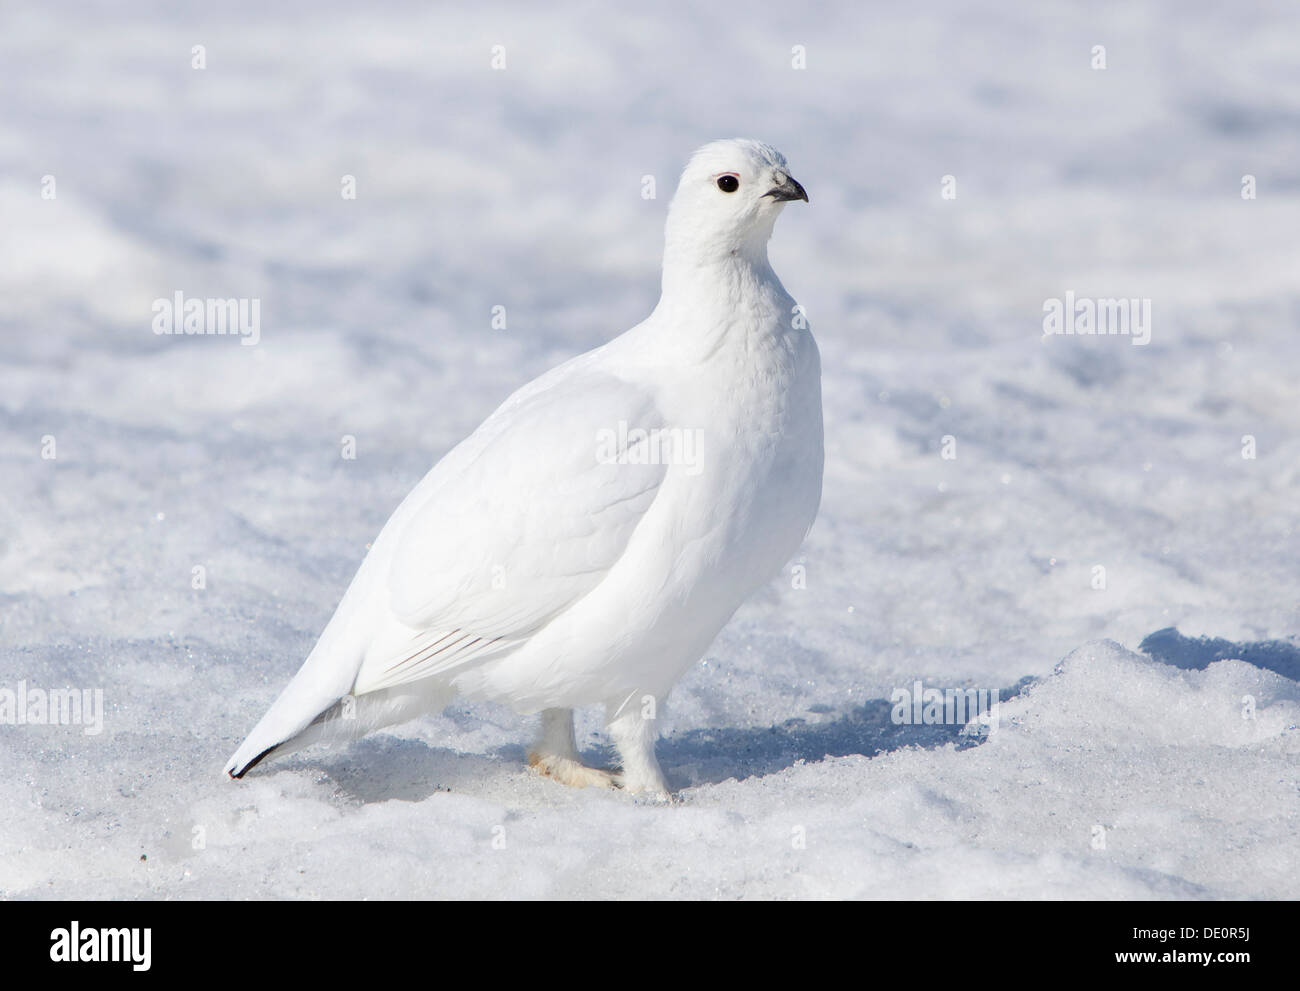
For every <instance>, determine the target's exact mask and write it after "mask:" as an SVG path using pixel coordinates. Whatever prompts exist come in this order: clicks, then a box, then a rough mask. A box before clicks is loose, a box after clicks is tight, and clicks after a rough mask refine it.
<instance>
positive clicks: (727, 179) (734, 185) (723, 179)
mask: <svg viewBox="0 0 1300 991" xmlns="http://www.w3.org/2000/svg"><path fill="white" fill-rule="evenodd" d="M718 188H719V189H721V190H722V191H723V192H724V193H734V192H735V191H736V190H737V189H739V188H740V180H739V179H737V178H736V177H735V176H734V175H720V176H718Z"/></svg>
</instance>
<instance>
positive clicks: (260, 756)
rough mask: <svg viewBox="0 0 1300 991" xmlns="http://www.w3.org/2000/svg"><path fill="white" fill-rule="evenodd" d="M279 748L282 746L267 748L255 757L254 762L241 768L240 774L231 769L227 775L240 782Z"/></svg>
mask: <svg viewBox="0 0 1300 991" xmlns="http://www.w3.org/2000/svg"><path fill="white" fill-rule="evenodd" d="M278 746H280V745H279V744H278V743H277V744H276V745H275V746H274V747H267V748H266V749H265V750H263V751H262V752H261V753H260V754H258V755H257V756H256V757H254V758H253V759H252V760H250V761H249V762H248V763H247V764H245V765H244V766H243V767H241V768H240V769H239V773H238V774H236V773H235V770H234V768H230V769H228V770H227V771H226V773H227V774H229V775H230V778H231V780H232V781H238V780H239V779H240V778H242V777H243V776H244V775H245V774H247V773H248V772H249V771H251V770H252V769H253V768H255V767H257V765H258V764H260V763H262V760H263V759H264V758H266V757H269V756H270V755H271V753H272V751H274V750H275V749H276V747H278Z"/></svg>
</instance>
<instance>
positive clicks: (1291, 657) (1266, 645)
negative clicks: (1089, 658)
mask: <svg viewBox="0 0 1300 991" xmlns="http://www.w3.org/2000/svg"><path fill="white" fill-rule="evenodd" d="M1138 650H1140V651H1142V653H1144V654H1147V655H1148V656H1150V657H1152V658H1154V659H1155V660H1157V661H1160V662H1161V663H1164V664H1171V665H1173V666H1174V667H1176V668H1182V669H1183V670H1184V671H1203V670H1204V669H1205V668H1207V667H1209V666H1210V665H1211V664H1213V663H1214V662H1215V661H1226V660H1238V661H1245V662H1246V663H1247V664H1253V665H1255V667H1257V668H1263V669H1264V670H1266V671H1274V672H1276V673H1277V674H1280V675H1282V677H1284V678H1290V679H1291V680H1292V681H1300V646H1298V645H1297V644H1295V643H1293V642H1291V641H1290V640H1256V641H1254V642H1252V643H1234V642H1233V641H1231V640H1220V639H1211V638H1210V637H1185V636H1183V635H1182V634H1181V633H1179V632H1178V630H1176V629H1175V628H1174V627H1172V626H1169V627H1166V628H1165V629H1163V630H1156V632H1155V633H1152V634H1150V635H1149V636H1148V637H1147V638H1146V639H1145V640H1143V641H1142V642H1141V643H1140V644H1138Z"/></svg>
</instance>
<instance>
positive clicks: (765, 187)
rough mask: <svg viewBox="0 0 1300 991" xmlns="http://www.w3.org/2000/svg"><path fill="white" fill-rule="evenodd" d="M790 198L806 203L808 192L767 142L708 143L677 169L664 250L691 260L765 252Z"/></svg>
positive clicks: (747, 140)
mask: <svg viewBox="0 0 1300 991" xmlns="http://www.w3.org/2000/svg"><path fill="white" fill-rule="evenodd" d="M791 200H803V201H804V202H807V201H808V194H807V193H806V192H804V188H803V186H801V185H799V183H798V182H797V181H796V180H795V178H794V177H793V176H792V175H790V167H789V165H788V164H786V160H785V156H784V155H782V154H781V153H780V152H779V151H777V150H776V149H775V148H773V147H772V146H771V145H767V144H763V143H762V142H761V141H753V140H750V139H748V138H732V139H729V140H725V141H714V142H711V143H710V144H707V145H705V146H704V147H703V148H700V149H699V150H698V151H696V152H695V154H694V155H692V156H691V160H690V162H688V163H687V165H686V168H685V170H684V171H683V172H682V179H681V182H680V183H678V186H677V193H676V195H675V196H673V201H672V205H671V206H669V208H668V223H667V228H666V242H667V252H668V254H669V255H672V254H678V255H679V256H689V257H690V258H691V260H692V261H695V262H707V261H710V260H713V259H716V258H720V257H723V256H726V255H737V254H739V255H749V256H752V257H755V258H759V257H766V250H767V248H766V246H767V241H768V238H770V237H771V236H772V225H773V224H775V223H776V218H777V216H778V215H779V214H780V212H781V209H782V207H784V206H785V204H786V203H788V202H790V201H791Z"/></svg>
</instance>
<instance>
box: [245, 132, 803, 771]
mask: <svg viewBox="0 0 1300 991" xmlns="http://www.w3.org/2000/svg"><path fill="white" fill-rule="evenodd" d="M792 199H804V200H806V199H807V196H806V195H805V193H804V190H803V187H802V186H800V185H799V183H797V182H796V181H794V180H793V179H792V178H791V177H790V175H789V171H788V167H787V165H786V161H785V158H784V157H783V156H782V155H781V154H780V153H779V152H777V151H776V150H775V149H773V148H771V147H770V146H768V145H765V144H762V143H759V142H756V141H749V140H731V141H717V142H714V143H712V144H709V145H706V146H704V147H703V148H701V149H700V150H699V151H697V152H696V153H695V155H694V156H693V157H692V158H691V161H690V163H689V164H688V165H687V167H686V169H685V171H684V172H683V174H682V179H681V182H680V184H679V186H678V189H677V193H676V195H675V196H674V197H673V201H672V205H671V206H670V208H669V211H668V222H667V226H666V231H665V242H666V243H665V249H664V269H663V292H662V296H661V298H660V300H659V303H658V305H657V306H656V307H655V309H654V312H653V313H651V314H650V316H649V317H648V318H647V319H646V320H644V321H643V322H642V323H640V324H638V325H637V326H636V327H634V328H632V329H631V330H629V331H628V332H627V333H625V334H623V335H621V336H619V337H617V338H615V339H614V340H612V341H610V342H609V343H608V344H606V345H604V346H603V347H599V348H596V349H595V350H594V351H589V352H587V353H586V354H583V355H580V356H578V357H576V358H573V359H571V360H570V361H568V362H565V363H564V364H562V365H560V366H559V367H558V368H555V369H552V370H551V371H550V372H547V373H546V374H545V375H542V376H541V377H540V378H537V379H535V380H534V381H532V382H530V383H529V384H528V385H525V386H524V387H523V388H521V389H520V390H519V391H518V392H516V393H515V394H514V395H512V396H511V397H510V398H509V399H507V400H506V401H505V403H503V404H502V405H501V407H500V408H499V409H498V410H497V411H496V412H495V413H493V414H492V415H491V416H490V417H488V419H487V420H486V421H484V423H483V424H482V425H481V426H480V427H479V428H478V429H477V430H475V431H474V433H473V434H471V435H470V436H469V437H468V438H467V439H466V440H464V441H463V442H462V443H461V444H459V445H458V446H457V447H455V448H454V449H453V450H452V451H451V452H449V453H448V454H447V456H446V457H444V458H443V459H442V460H441V461H440V462H438V463H437V464H436V465H435V466H434V467H433V469H432V470H431V471H430V472H429V473H428V474H427V475H426V476H425V477H424V479H423V480H422V481H421V482H420V483H419V484H418V485H417V486H416V487H415V489H414V490H413V491H412V492H411V494H410V495H408V496H407V497H406V499H405V500H404V501H403V502H402V504H401V505H400V506H399V507H398V508H397V511H396V512H394V513H393V516H392V517H391V518H390V519H389V521H388V522H387V523H386V524H385V525H384V528H383V530H382V531H381V532H380V534H379V537H378V538H377V539H376V540H375V542H374V545H373V546H372V547H371V549H370V552H369V553H368V554H367V555H366V558H365V560H364V562H363V563H362V565H361V568H360V570H359V571H358V572H357V575H356V577H355V578H354V579H353V581H352V584H351V586H350V587H349V588H348V590H347V593H346V594H345V595H344V597H343V601H342V602H341V603H340V604H339V607H338V609H337V611H336V612H335V614H334V616H333V618H332V619H331V620H330V622H329V624H328V625H327V626H326V628H325V631H324V633H323V634H322V635H321V638H320V640H319V642H318V643H317V644H316V647H315V648H314V649H313V650H312V652H311V654H310V655H309V656H308V658H307V660H306V662H305V663H304V664H303V666H302V668H301V669H300V670H299V672H298V673H297V675H295V677H294V678H293V680H292V681H291V682H290V683H289V685H288V686H287V687H286V688H285V690H284V691H283V693H282V694H281V695H280V697H279V698H278V699H277V700H276V701H275V703H274V704H273V705H272V706H271V708H270V710H269V711H268V712H267V713H266V715H265V716H263V717H262V720H261V721H260V722H259V723H258V724H257V726H256V727H255V728H254V729H253V731H252V733H251V734H250V735H249V737H248V739H247V740H245V741H244V743H243V745H242V746H241V747H240V748H239V749H238V750H237V751H236V752H235V754H234V756H232V757H231V759H230V761H229V762H228V763H227V765H226V771H227V772H228V773H229V774H230V775H231V776H233V777H240V776H242V775H243V774H244V772H245V771H247V770H248V769H249V768H250V767H251V766H252V765H253V764H255V763H257V762H258V761H259V760H261V759H262V758H263V757H265V756H267V755H268V754H270V753H276V754H279V753H287V752H289V751H292V750H296V749H299V748H300V747H302V746H305V745H307V744H310V743H313V742H316V741H319V740H334V739H350V738H354V737H356V736H360V735H362V734H363V733H366V732H369V731H370V730H372V729H375V728H377V727H379V726H383V725H388V724H391V723H394V722H398V721H402V720H405V719H409V718H411V717H412V716H414V715H417V714H419V713H420V712H423V711H428V710H430V709H434V708H440V707H441V706H443V705H445V704H446V703H447V702H448V701H450V700H451V699H452V698H455V697H457V696H463V697H470V698H486V699H493V700H496V701H500V702H504V703H506V704H508V705H510V706H511V707H513V708H514V709H515V710H517V711H519V712H538V711H542V712H543V727H542V735H541V739H540V740H539V742H538V744H537V746H536V748H535V749H534V751H533V753H532V755H531V757H530V760H531V762H532V763H533V765H534V766H535V767H537V768H538V769H539V770H541V771H542V772H543V773H546V774H549V775H551V776H553V777H556V778H557V779H559V780H561V781H564V782H565V783H568V784H573V785H593V784H594V785H607V786H608V785H617V786H622V787H626V788H627V789H628V790H629V791H632V792H648V793H651V794H654V795H656V796H663V795H666V794H667V790H668V789H667V785H666V783H665V781H664V778H663V775H662V772H661V771H660V769H659V765H658V763H657V761H656V759H655V756H654V740H655V737H656V735H657V734H656V732H655V729H654V717H655V715H656V714H657V713H658V712H659V711H660V708H661V706H662V703H663V700H664V698H665V697H666V695H667V694H668V692H669V690H670V689H671V687H672V685H673V684H674V682H676V681H677V679H678V678H679V677H680V676H681V675H682V673H683V672H684V671H685V670H686V669H687V668H688V667H689V666H690V665H691V664H693V663H694V662H695V661H696V660H698V659H699V657H700V656H701V655H702V654H703V653H704V651H705V650H706V649H707V647H708V645H709V643H710V642H711V641H712V640H713V638H714V637H715V636H716V635H717V633H718V631H719V630H720V629H721V628H722V626H723V625H724V624H725V623H726V622H727V620H728V619H729V618H730V617H731V615H732V613H733V612H735V610H736V608H737V607H738V606H739V605H740V604H741V602H743V601H744V600H745V598H746V597H747V596H748V595H749V594H750V593H751V592H753V591H754V589H756V588H757V587H758V586H759V585H761V584H762V583H763V582H765V581H767V580H768V579H769V578H771V576H772V575H773V574H774V573H775V572H776V571H777V570H778V569H779V568H780V567H781V566H782V565H783V564H784V563H785V562H786V561H787V560H788V559H789V557H790V556H791V555H792V554H793V553H794V552H795V550H796V549H797V547H798V545H799V543H800V541H801V540H802V539H803V537H804V535H805V533H807V531H808V528H809V527H810V526H811V525H812V522H813V519H814V517H815V516H816V513H817V506H818V503H819V501H820V498H821V479H822V457H823V455H822V413H821V370H820V362H819V358H818V353H817V346H816V344H815V343H814V341H813V338H812V335H811V334H810V333H809V331H808V330H807V328H806V325H805V323H804V321H803V319H802V317H801V312H800V311H799V310H798V309H797V308H796V306H795V303H794V300H793V299H791V297H790V296H789V295H788V294H787V293H786V291H785V289H784V287H783V286H782V285H781V283H780V280H778V279H777V277H776V275H775V273H774V272H773V271H772V269H771V267H770V265H769V264H768V260H767V241H768V239H769V237H770V236H771V233H772V227H773V224H774V223H775V221H776V217H777V215H778V214H779V213H780V212H781V209H782V207H783V206H784V204H785V202H787V201H789V200H792ZM611 444H612V445H613V447H612V448H611ZM597 703H600V704H604V705H605V706H606V714H607V719H608V723H609V731H610V734H611V736H612V738H613V740H614V742H615V744H616V746H617V747H618V750H619V754H620V756H621V757H622V761H623V769H622V773H621V774H615V773H612V772H607V771H600V770H595V769H592V768H586V767H583V766H582V765H581V764H580V763H579V761H578V755H577V750H576V747H575V744H574V738H573V714H572V710H573V708H574V707H575V706H582V705H590V704H597Z"/></svg>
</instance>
